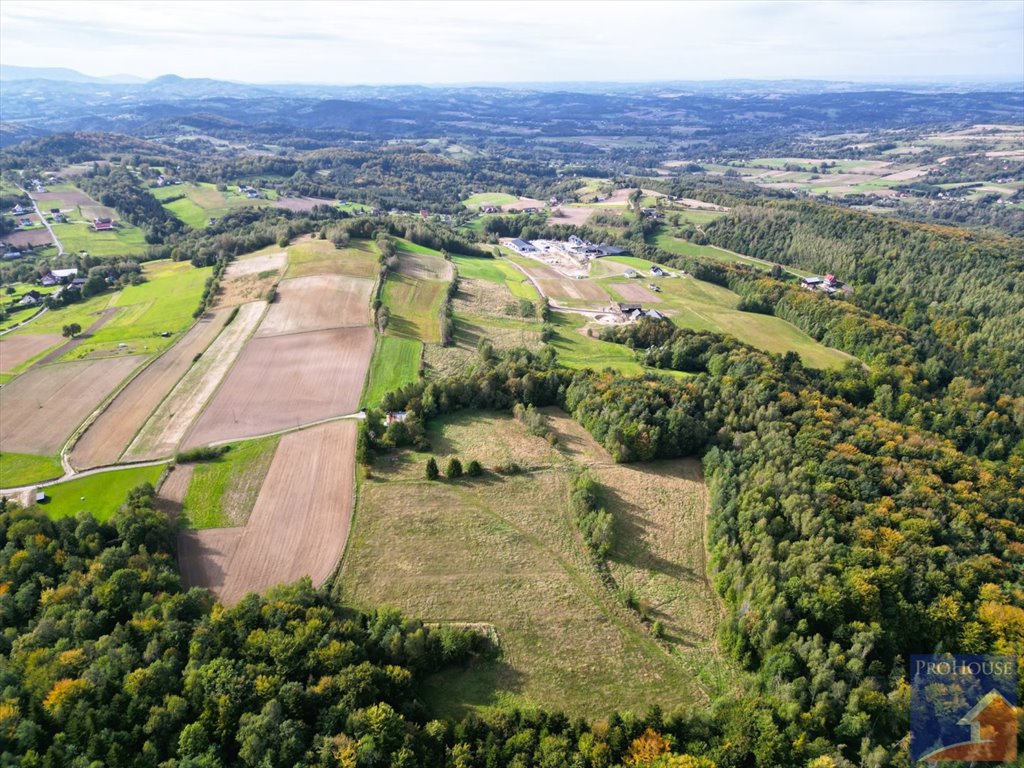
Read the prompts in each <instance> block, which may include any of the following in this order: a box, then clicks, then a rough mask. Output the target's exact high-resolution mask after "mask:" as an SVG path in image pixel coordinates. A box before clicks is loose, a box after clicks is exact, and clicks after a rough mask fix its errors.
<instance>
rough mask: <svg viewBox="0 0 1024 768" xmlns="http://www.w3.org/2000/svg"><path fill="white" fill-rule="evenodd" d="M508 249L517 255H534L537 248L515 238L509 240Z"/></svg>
mask: <svg viewBox="0 0 1024 768" xmlns="http://www.w3.org/2000/svg"><path fill="white" fill-rule="evenodd" d="M508 247H509V248H511V249H512V250H514V251H516V252H518V253H536V252H537V248H536V247H535V246H534V245H533V244H532V243H528V242H526V241H525V240H520V239H519V238H516V239H514V240H509V242H508Z"/></svg>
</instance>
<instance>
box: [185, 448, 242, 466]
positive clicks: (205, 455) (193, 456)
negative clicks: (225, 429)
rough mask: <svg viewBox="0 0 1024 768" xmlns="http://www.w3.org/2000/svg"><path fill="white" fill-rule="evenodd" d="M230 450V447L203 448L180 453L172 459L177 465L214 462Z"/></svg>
mask: <svg viewBox="0 0 1024 768" xmlns="http://www.w3.org/2000/svg"><path fill="white" fill-rule="evenodd" d="M230 450H231V446H230V445H210V446H204V447H202V448H193V449H191V450H189V451H182V452H181V453H179V454H178V455H177V456H175V457H174V460H175V461H176V462H177V463H178V464H196V463H198V462H200V461H216V460H217V459H219V458H220V457H221V456H223V455H224V454H225V453H227V452H228V451H230Z"/></svg>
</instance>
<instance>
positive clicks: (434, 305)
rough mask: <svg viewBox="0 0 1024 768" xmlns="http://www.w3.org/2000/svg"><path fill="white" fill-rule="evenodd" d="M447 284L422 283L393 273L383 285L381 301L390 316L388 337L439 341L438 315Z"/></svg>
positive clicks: (426, 281) (428, 281) (433, 281)
mask: <svg viewBox="0 0 1024 768" xmlns="http://www.w3.org/2000/svg"><path fill="white" fill-rule="evenodd" d="M444 292H445V283H443V282H441V281H440V280H419V279H417V278H415V277H410V276H409V275H403V274H400V273H394V272H392V273H391V274H389V275H388V279H387V280H386V281H385V283H384V291H383V292H382V294H381V299H382V301H383V302H384V304H386V305H387V307H388V310H389V311H390V312H391V319H390V321H389V322H388V327H387V330H386V333H387V335H388V336H398V337H399V338H403V339H417V340H419V341H437V340H438V338H439V334H440V329H439V327H438V313H439V312H440V311H441V303H442V302H443V301H444Z"/></svg>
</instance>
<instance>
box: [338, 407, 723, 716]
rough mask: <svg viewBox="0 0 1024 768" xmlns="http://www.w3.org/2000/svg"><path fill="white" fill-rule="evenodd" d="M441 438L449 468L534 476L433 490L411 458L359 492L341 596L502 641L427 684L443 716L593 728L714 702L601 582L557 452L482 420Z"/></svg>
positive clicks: (441, 432) (444, 425)
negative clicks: (485, 713) (620, 716)
mask: <svg viewBox="0 0 1024 768" xmlns="http://www.w3.org/2000/svg"><path fill="white" fill-rule="evenodd" d="M431 438H432V440H431V442H432V444H433V446H434V453H435V456H436V457H437V459H438V462H439V464H440V465H441V466H442V467H443V466H444V465H445V463H446V462H447V459H448V457H449V456H452V455H457V456H459V458H460V459H461V460H462V461H463V462H466V461H468V460H469V459H473V458H476V459H478V460H480V461H481V462H482V463H483V464H485V465H493V464H498V463H506V462H508V461H515V462H517V463H519V464H521V465H522V466H524V467H529V468H530V471H529V473H528V474H524V475H519V476H511V477H507V476H495V475H485V476H484V477H482V478H478V479H471V478H465V479H463V480H460V481H457V482H448V481H443V482H429V481H426V480H423V479H422V472H423V461H424V459H425V457H424V456H423V455H421V454H411V453H405V454H401V455H400V456H399V457H397V458H395V460H394V461H390V462H388V463H387V464H386V465H384V466H382V467H380V468H375V469H374V471H373V473H372V475H371V476H370V477H369V478H368V479H367V480H366V481H364V483H363V484H362V485H361V488H360V498H359V509H358V514H357V516H356V524H355V527H354V529H353V531H352V535H351V538H350V543H349V547H348V550H347V552H346V556H345V560H344V563H343V566H342V571H341V576H340V589H341V592H342V594H343V595H345V596H346V597H347V598H348V599H350V600H351V601H353V602H354V603H355V604H357V605H379V604H381V603H382V602H383V603H388V604H393V605H396V606H398V607H399V608H401V609H402V610H404V611H406V612H409V613H411V614H414V615H418V616H422V617H424V618H425V619H428V620H431V621H458V622H482V623H488V624H493V625H494V626H495V628H496V630H497V634H498V637H499V640H500V642H501V647H502V658H501V660H500V661H498V662H493V663H486V664H480V665H478V666H477V667H476V668H474V669H472V670H468V671H455V672H450V673H443V674H441V675H439V676H437V677H436V678H435V680H434V683H433V684H428V698H429V700H430V703H431V704H432V705H433V706H434V707H435V708H436V709H437V711H439V712H441V713H446V714H455V713H460V712H464V711H465V710H466V709H472V708H476V707H481V706H491V705H501V704H511V705H542V706H545V707H551V708H558V709H564V710H565V711H566V712H568V713H569V714H570V715H574V716H575V715H590V716H593V715H597V714H601V713H607V712H608V711H611V710H612V709H619V710H629V709H632V710H634V711H642V710H646V709H647V708H648V707H649V706H650V705H651V704H652V703H657V704H660V705H662V706H664V707H673V706H677V705H693V704H695V703H697V702H702V701H704V696H703V694H702V693H701V692H700V690H699V688H698V686H697V685H696V684H695V682H694V679H693V677H692V675H691V673H690V672H688V671H687V670H686V669H685V668H684V665H683V664H681V663H680V661H679V660H678V659H676V658H674V657H673V655H672V654H671V653H670V652H669V651H668V650H667V649H666V648H664V647H662V646H661V645H660V644H659V643H658V642H656V641H655V640H654V639H653V638H651V636H650V635H649V633H648V632H647V631H646V630H645V629H644V628H643V627H642V625H641V624H640V622H639V620H638V619H637V617H636V616H635V615H634V614H632V613H631V612H630V611H628V610H627V609H626V608H625V607H623V606H622V605H621V604H619V603H618V602H617V600H616V599H615V598H614V596H613V595H612V593H611V592H610V591H609V590H608V589H607V588H606V587H605V585H604V584H603V583H602V581H601V579H600V577H599V575H598V573H597V570H596V568H595V567H594V565H593V563H592V561H591V559H590V556H589V554H588V553H587V552H586V550H585V548H584V546H583V544H582V542H581V540H580V538H579V534H578V532H577V530H576V527H575V523H574V522H573V520H572V519H571V514H570V511H569V504H568V496H569V485H568V471H567V470H568V468H569V463H568V461H567V460H566V458H565V457H564V456H563V455H562V453H561V452H560V451H559V450H558V449H556V448H552V447H551V446H550V445H548V443H547V442H546V441H545V440H543V439H541V438H538V437H533V436H531V435H529V434H527V433H526V431H525V430H524V429H523V427H522V426H521V425H520V424H519V423H518V422H516V421H514V420H512V419H511V418H508V417H505V416H491V415H482V414H473V413H462V414H457V415H454V416H451V417H447V418H445V419H443V420H440V421H439V422H437V423H435V425H433V427H432V429H431Z"/></svg>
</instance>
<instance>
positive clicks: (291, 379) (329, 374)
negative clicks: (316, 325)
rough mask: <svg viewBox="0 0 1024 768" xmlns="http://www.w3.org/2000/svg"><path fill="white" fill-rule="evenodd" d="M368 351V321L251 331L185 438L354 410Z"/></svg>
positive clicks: (261, 430)
mask: <svg viewBox="0 0 1024 768" xmlns="http://www.w3.org/2000/svg"><path fill="white" fill-rule="evenodd" d="M372 354H373V329H372V328H367V327H364V328H338V329H334V330H327V331H310V332H308V333H294V334H289V335H287V336H269V337H264V338H257V339H252V340H251V341H250V342H249V344H248V345H247V346H246V348H245V350H244V351H243V352H242V354H241V356H240V357H239V359H238V361H237V363H236V364H235V366H234V367H233V368H232V369H231V373H230V374H229V375H228V377H227V379H226V380H225V381H224V383H223V385H222V386H221V388H220V390H219V391H218V392H217V394H216V396H215V397H214V398H213V400H212V401H211V402H210V405H209V406H208V407H207V409H206V410H205V411H204V412H203V414H202V416H200V418H199V420H198V421H197V422H196V425H195V426H194V427H193V428H192V431H191V432H190V433H189V434H188V436H187V437H186V438H185V441H184V446H185V447H186V448H194V447H196V446H200V445H209V444H210V443H215V442H220V441H223V440H231V439H234V438H240V437H254V436H256V435H263V434H267V433H270V432H277V431H279V430H282V429H288V428H290V427H297V426H301V425H303V424H308V423H310V422H313V421H318V420H320V419H326V418H330V417H331V416H342V415H345V414H348V413H354V412H355V411H356V410H358V408H359V395H360V392H361V390H362V388H363V382H364V381H365V380H366V371H367V369H368V368H369V365H370V356H371V355H372Z"/></svg>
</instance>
